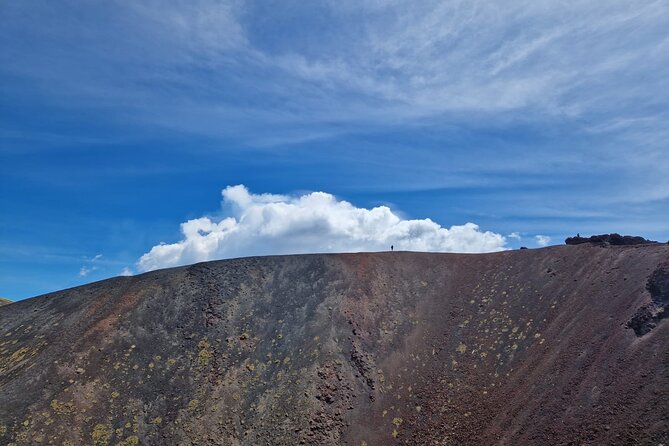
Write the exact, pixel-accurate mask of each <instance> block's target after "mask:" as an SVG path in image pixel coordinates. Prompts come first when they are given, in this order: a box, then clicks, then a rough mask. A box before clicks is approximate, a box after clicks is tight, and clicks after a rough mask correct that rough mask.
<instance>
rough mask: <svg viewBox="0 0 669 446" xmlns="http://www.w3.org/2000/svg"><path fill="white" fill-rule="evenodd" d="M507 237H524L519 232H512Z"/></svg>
mask: <svg viewBox="0 0 669 446" xmlns="http://www.w3.org/2000/svg"><path fill="white" fill-rule="evenodd" d="M506 237H507V238H512V239H515V240H521V239H522V237H521V236H520V233H519V232H512V233H511V234H509V235H507V236H506Z"/></svg>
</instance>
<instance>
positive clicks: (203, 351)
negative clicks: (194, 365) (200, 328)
mask: <svg viewBox="0 0 669 446" xmlns="http://www.w3.org/2000/svg"><path fill="white" fill-rule="evenodd" d="M209 347H210V346H209V342H207V340H206V339H203V340H201V341H200V342H199V343H198V344H197V348H198V350H199V352H198V354H197V359H198V362H199V363H200V365H201V366H206V365H207V364H209V359H211V357H212V356H213V355H214V353H213V352H212V351H211V350H209Z"/></svg>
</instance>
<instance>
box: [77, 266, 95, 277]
mask: <svg viewBox="0 0 669 446" xmlns="http://www.w3.org/2000/svg"><path fill="white" fill-rule="evenodd" d="M96 269H97V267H95V266H93V267H90V268H88V267H86V266H82V267H81V269H80V270H79V276H81V277H86V276H87V275H88V273H90V272H91V271H95V270H96Z"/></svg>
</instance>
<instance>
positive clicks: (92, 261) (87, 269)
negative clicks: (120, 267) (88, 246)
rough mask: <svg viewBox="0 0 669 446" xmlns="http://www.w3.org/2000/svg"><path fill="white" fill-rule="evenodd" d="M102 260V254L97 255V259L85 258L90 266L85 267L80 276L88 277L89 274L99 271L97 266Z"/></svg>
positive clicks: (80, 271) (82, 268)
mask: <svg viewBox="0 0 669 446" xmlns="http://www.w3.org/2000/svg"><path fill="white" fill-rule="evenodd" d="M101 258H102V254H97V255H96V256H95V257H92V258H90V259H88V258H86V257H84V259H85V260H86V263H88V265H89V266H86V265H83V266H82V267H81V269H80V270H79V276H80V277H86V276H87V275H88V274H89V273H91V272H93V271H95V270H97V269H98V267H97V266H95V264H96V263H97V262H98V261H99V260H100V259H101Z"/></svg>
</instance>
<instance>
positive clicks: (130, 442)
mask: <svg viewBox="0 0 669 446" xmlns="http://www.w3.org/2000/svg"><path fill="white" fill-rule="evenodd" d="M138 444H139V438H137V435H131V436H129V437H128V438H126V439H125V440H123V441H121V442H120V443H117V444H116V446H137V445H138Z"/></svg>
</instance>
